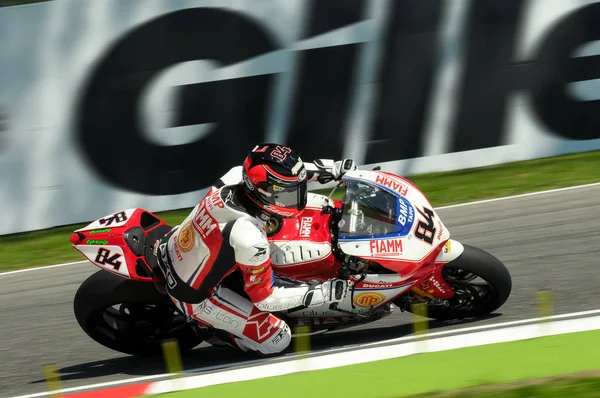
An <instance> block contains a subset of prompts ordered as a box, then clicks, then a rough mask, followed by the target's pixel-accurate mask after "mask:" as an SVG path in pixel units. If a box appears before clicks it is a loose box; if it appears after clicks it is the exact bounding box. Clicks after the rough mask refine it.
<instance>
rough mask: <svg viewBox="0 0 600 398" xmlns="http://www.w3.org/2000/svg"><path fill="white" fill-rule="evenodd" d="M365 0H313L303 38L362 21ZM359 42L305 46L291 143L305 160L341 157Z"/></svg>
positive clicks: (299, 64) (291, 125)
mask: <svg viewBox="0 0 600 398" xmlns="http://www.w3.org/2000/svg"><path fill="white" fill-rule="evenodd" d="M364 8H365V1H364V0H312V1H311V2H310V8H309V13H308V20H307V25H306V30H305V34H304V36H303V37H304V38H308V37H310V36H313V35H319V34H323V33H326V32H329V31H332V30H334V29H338V28H341V27H343V26H347V25H351V24H353V23H356V22H359V21H360V20H361V18H362V15H363V13H364ZM359 46H360V44H348V45H342V46H331V47H324V48H316V49H311V50H306V51H301V52H300V54H299V55H298V69H299V73H298V83H297V84H296V95H295V97H294V103H293V105H292V115H291V117H290V123H289V129H288V144H289V145H290V146H292V147H293V148H294V149H296V150H297V151H299V152H300V153H301V154H302V157H303V158H304V159H315V158H323V157H325V158H335V159H338V158H340V157H341V156H342V150H343V148H344V145H343V140H344V123H345V122H346V120H347V118H348V110H349V104H350V99H351V93H352V84H353V78H354V72H355V69H356V65H357V60H358V59H357V56H358V54H359V52H358V50H359Z"/></svg>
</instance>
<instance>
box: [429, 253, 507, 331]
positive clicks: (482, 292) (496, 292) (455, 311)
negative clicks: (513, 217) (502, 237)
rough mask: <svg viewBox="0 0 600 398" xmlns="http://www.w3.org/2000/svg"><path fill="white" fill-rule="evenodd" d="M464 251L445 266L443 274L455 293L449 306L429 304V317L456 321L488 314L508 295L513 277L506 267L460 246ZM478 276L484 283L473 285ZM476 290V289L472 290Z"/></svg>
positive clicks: (488, 257) (482, 254)
mask: <svg viewBox="0 0 600 398" xmlns="http://www.w3.org/2000/svg"><path fill="white" fill-rule="evenodd" d="M463 246H464V248H465V249H464V252H463V253H462V254H461V255H460V256H459V257H458V258H457V259H455V260H453V261H451V262H449V263H447V264H446V265H444V268H443V270H442V275H443V277H444V279H445V280H446V282H448V283H449V284H450V285H451V286H452V288H453V289H454V290H455V292H457V294H456V295H455V297H454V298H453V299H451V300H450V306H449V307H444V306H441V305H434V304H432V303H429V304H428V308H427V311H428V317H429V318H433V319H437V320H456V319H465V318H473V317H482V316H485V315H488V314H490V313H492V312H494V311H495V310H497V309H498V308H500V307H501V306H502V305H503V304H504V303H505V302H506V300H507V299H508V297H509V296H510V293H511V290H512V278H511V276H510V273H509V272H508V269H507V268H506V266H505V265H504V264H503V263H502V262H501V261H500V260H498V259H497V258H496V257H494V256H493V255H491V254H490V253H488V252H486V251H484V250H481V249H478V248H476V247H473V246H470V245H466V244H463ZM474 277H475V278H476V277H479V278H480V279H481V280H482V282H483V283H480V284H477V283H472V281H473V280H474V279H472V278H474ZM475 289H476V290H475Z"/></svg>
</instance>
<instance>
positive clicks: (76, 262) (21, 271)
mask: <svg viewBox="0 0 600 398" xmlns="http://www.w3.org/2000/svg"><path fill="white" fill-rule="evenodd" d="M83 263H89V261H88V260H81V261H74V262H72V263H63V264H54V265H42V266H39V267H34V268H25V269H18V270H16V271H7V272H0V276H6V275H13V274H20V273H23V272H31V271H42V270H45V269H49V268H58V267H66V266H67V265H76V264H83Z"/></svg>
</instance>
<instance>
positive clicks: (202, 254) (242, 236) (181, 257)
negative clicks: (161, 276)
mask: <svg viewBox="0 0 600 398" xmlns="http://www.w3.org/2000/svg"><path fill="white" fill-rule="evenodd" d="M304 164H305V167H306V169H307V171H308V178H309V181H311V182H312V181H316V180H317V179H318V180H321V178H318V177H319V175H321V177H322V176H324V175H326V174H333V175H335V174H336V170H335V167H336V164H339V162H335V163H334V162H333V161H332V160H325V159H320V160H316V161H315V162H314V163H308V162H304ZM337 174H339V166H338V171H337ZM241 182H242V168H241V166H238V167H234V168H232V169H231V170H230V171H229V172H228V173H227V174H225V175H224V176H223V177H222V178H221V179H220V181H219V184H217V185H216V186H213V187H211V189H210V190H209V191H208V193H207V194H206V196H205V197H204V198H203V199H202V200H201V201H200V202H199V203H198V204H197V205H196V207H195V208H194V209H193V211H192V212H191V213H190V214H189V215H188V217H187V218H186V219H185V220H184V221H183V222H182V223H181V225H179V226H177V227H175V228H174V229H173V230H172V231H171V232H170V233H169V234H168V235H167V236H168V240H167V241H166V242H165V241H164V240H163V243H161V244H160V247H159V250H158V254H157V255H158V257H159V258H160V259H162V262H163V264H167V266H166V267H165V268H166V270H165V271H166V279H167V291H168V293H169V295H170V296H171V298H172V300H173V301H174V302H175V304H176V305H177V306H178V307H179V308H180V309H181V310H182V311H183V313H185V314H186V315H187V316H188V317H192V318H194V319H195V320H197V321H198V322H199V323H200V325H205V326H209V327H212V328H214V329H220V330H222V331H226V332H228V333H230V334H231V335H232V336H233V339H232V340H233V341H234V342H235V344H237V346H238V347H239V348H241V349H242V350H244V351H248V350H252V351H259V352H261V353H263V354H274V353H278V352H281V351H283V350H284V349H285V348H286V347H287V346H288V345H289V343H290V341H291V331H290V328H289V326H288V325H287V324H286V323H285V322H284V321H283V320H281V319H279V318H277V317H276V316H274V315H272V314H271V313H270V312H276V311H282V310H286V309H290V308H294V307H298V306H301V305H303V299H304V298H305V296H306V293H307V292H308V290H309V287H308V286H307V285H297V286H294V287H283V286H276V284H275V278H274V275H273V270H272V268H271V258H270V250H269V243H268V241H267V234H266V228H265V225H264V223H263V222H262V221H261V220H259V219H258V218H255V217H253V216H250V215H248V214H247V213H246V212H245V209H244V208H243V207H242V206H240V205H239V204H237V201H236V197H235V195H238V194H239V193H240V192H242V190H241V189H236V187H239V184H240V183H241ZM165 249H166V250H165ZM236 270H239V271H241V273H242V275H243V279H244V291H245V292H246V294H247V295H248V297H250V300H251V301H249V300H248V299H247V298H245V297H242V296H241V295H239V294H237V293H235V292H233V291H232V290H230V289H228V288H225V287H222V286H219V283H220V282H221V281H222V280H223V279H224V277H226V276H227V275H229V274H230V273H231V272H234V271H236ZM321 303H322V301H321ZM318 304H320V303H315V305H318Z"/></svg>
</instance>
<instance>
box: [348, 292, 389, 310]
mask: <svg viewBox="0 0 600 398" xmlns="http://www.w3.org/2000/svg"><path fill="white" fill-rule="evenodd" d="M384 300H385V296H384V295H383V294H381V293H377V292H367V293H360V294H357V295H356V296H354V304H356V305H357V306H359V307H370V306H372V305H377V304H379V303H381V302H383V301H384Z"/></svg>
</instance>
